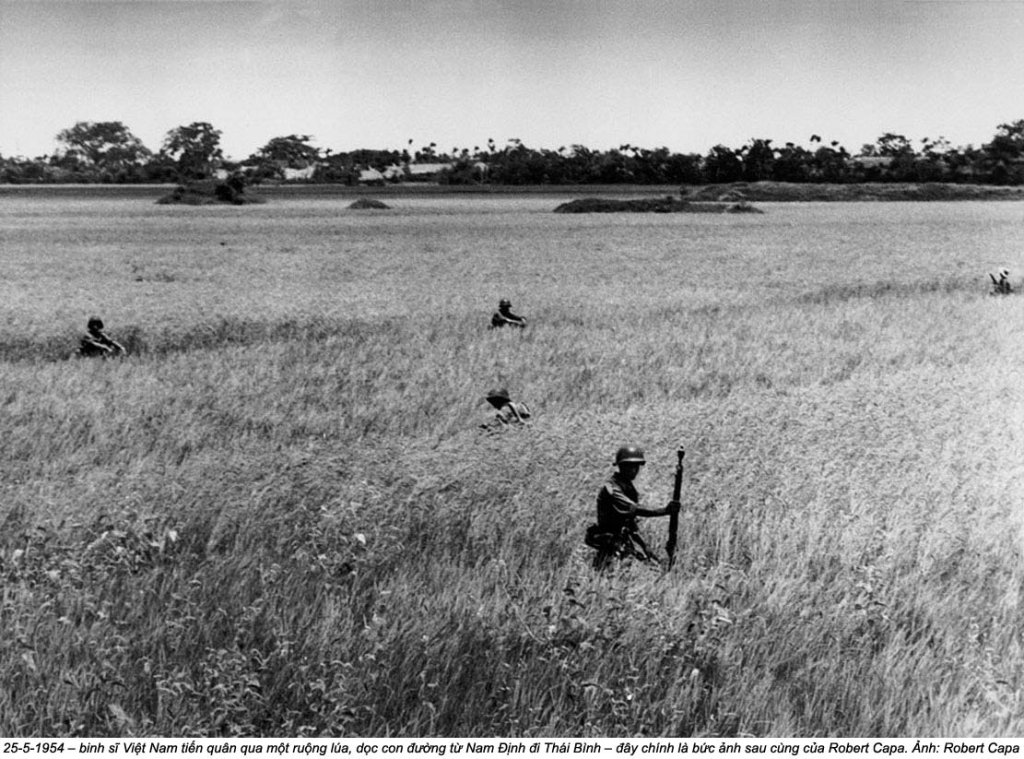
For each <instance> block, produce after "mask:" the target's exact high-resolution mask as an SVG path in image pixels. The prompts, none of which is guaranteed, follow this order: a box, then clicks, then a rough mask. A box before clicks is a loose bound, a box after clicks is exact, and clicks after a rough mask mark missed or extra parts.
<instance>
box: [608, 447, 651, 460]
mask: <svg viewBox="0 0 1024 759" xmlns="http://www.w3.org/2000/svg"><path fill="white" fill-rule="evenodd" d="M615 463H616V464H626V463H636V464H646V463H647V459H645V458H644V451H643V449H642V448H638V447H637V446H635V445H624V446H622V447H621V448H619V450H618V451H616V453H615Z"/></svg>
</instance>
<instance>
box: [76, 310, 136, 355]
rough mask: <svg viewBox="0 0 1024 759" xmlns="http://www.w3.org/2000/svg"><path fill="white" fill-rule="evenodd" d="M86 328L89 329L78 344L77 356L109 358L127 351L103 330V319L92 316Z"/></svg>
mask: <svg viewBox="0 0 1024 759" xmlns="http://www.w3.org/2000/svg"><path fill="white" fill-rule="evenodd" d="M86 328H87V329H88V330H89V331H88V332H87V333H86V334H85V336H84V337H82V339H81V341H80V342H79V345H78V355H79V356H100V357H101V358H110V357H112V356H126V355H128V351H127V350H125V347H124V346H123V345H121V343H119V342H117V341H116V340H114V339H113V338H111V337H109V336H108V335H107V334H106V333H105V332H104V331H103V321H102V320H101V319H100V318H99V317H98V316H94V317H92V318H91V319H90V320H89V322H88V324H87V325H86Z"/></svg>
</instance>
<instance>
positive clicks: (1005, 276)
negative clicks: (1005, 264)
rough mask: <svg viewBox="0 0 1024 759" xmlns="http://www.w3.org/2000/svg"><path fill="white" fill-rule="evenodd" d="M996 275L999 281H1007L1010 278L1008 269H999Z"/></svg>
mask: <svg viewBox="0 0 1024 759" xmlns="http://www.w3.org/2000/svg"><path fill="white" fill-rule="evenodd" d="M997 273H998V274H999V278H1000V279H1009V278H1010V270H1009V269H1006V268H1003V269H1000V270H999V271H998V272H997Z"/></svg>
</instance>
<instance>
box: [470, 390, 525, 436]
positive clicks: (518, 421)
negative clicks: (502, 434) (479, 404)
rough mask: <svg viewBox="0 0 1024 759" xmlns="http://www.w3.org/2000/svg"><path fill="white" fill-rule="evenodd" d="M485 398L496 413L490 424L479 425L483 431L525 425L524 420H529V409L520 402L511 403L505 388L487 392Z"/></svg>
mask: <svg viewBox="0 0 1024 759" xmlns="http://www.w3.org/2000/svg"><path fill="white" fill-rule="evenodd" d="M486 398H487V402H488V403H490V404H491V406H493V407H494V408H495V409H496V410H497V413H496V414H495V415H494V418H493V419H492V420H491V421H490V422H488V423H487V424H481V425H480V427H481V428H483V429H485V430H503V429H505V428H507V427H512V426H518V425H522V424H526V420H527V419H529V418H530V409H529V407H528V406H527V405H526V404H525V403H522V402H521V401H513V400H512V399H511V398H509V395H508V390H506V389H505V388H500V389H498V390H491V391H489V392H488V393H487V395H486Z"/></svg>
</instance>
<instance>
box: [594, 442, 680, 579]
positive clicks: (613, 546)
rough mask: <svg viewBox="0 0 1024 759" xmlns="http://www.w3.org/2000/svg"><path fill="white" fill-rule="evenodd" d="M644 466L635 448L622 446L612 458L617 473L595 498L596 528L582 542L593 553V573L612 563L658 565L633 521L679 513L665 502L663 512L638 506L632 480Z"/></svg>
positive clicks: (642, 456)
mask: <svg viewBox="0 0 1024 759" xmlns="http://www.w3.org/2000/svg"><path fill="white" fill-rule="evenodd" d="M646 463H647V461H646V459H644V452H643V451H642V450H641V449H639V448H637V447H635V446H631V445H627V446H623V447H622V448H619V450H618V452H617V453H616V454H615V464H616V466H617V467H618V471H617V472H616V473H615V474H613V475H612V476H611V478H610V479H609V480H608V482H606V483H605V484H604V487H602V488H601V492H599V493H598V494H597V524H593V525H591V526H590V527H588V528H587V534H586V538H585V541H584V542H585V543H586V544H587V545H588V546H590V547H591V548H594V549H596V550H597V554H596V555H595V556H594V569H598V570H602V569H605V568H606V567H608V566H609V565H610V564H611V563H612V562H613V561H614V560H616V559H636V560H638V561H643V562H651V561H653V562H657V561H658V558H657V556H655V555H654V554H653V553H651V551H650V550H649V549H648V548H647V544H646V543H644V540H643V538H642V537H640V529H639V526H638V525H637V517H664V516H670V515H671V514H672V513H673V512H678V511H679V502H678V501H669V503H668V505H667V506H666V507H665V508H663V509H645V508H642V507H641V506H640V503H639V500H640V498H639V495H638V494H637V491H636V487H635V486H634V485H633V480H635V479H636V476H637V474H639V472H640V467H642V466H643V465H644V464H646Z"/></svg>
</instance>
